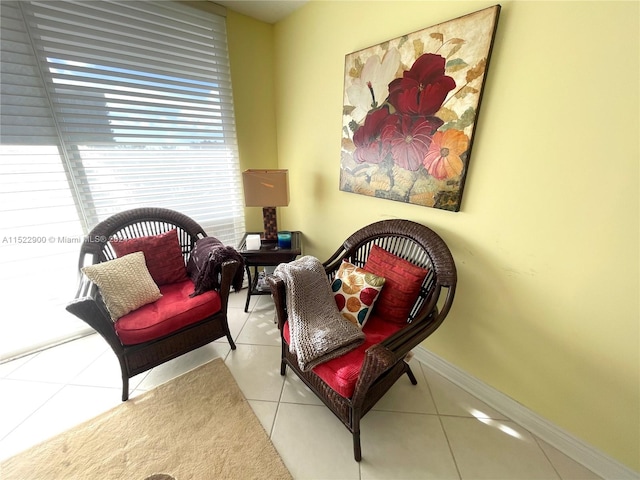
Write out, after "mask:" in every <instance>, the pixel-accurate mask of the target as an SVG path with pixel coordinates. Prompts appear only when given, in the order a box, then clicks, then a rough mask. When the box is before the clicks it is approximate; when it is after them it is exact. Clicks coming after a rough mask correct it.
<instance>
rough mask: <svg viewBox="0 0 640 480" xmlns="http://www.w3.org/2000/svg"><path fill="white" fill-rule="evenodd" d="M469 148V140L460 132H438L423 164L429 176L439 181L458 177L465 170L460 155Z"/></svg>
mask: <svg viewBox="0 0 640 480" xmlns="http://www.w3.org/2000/svg"><path fill="white" fill-rule="evenodd" d="M468 147H469V138H468V137H467V136H466V135H465V134H464V133H463V132H461V131H460V130H453V129H451V130H445V131H444V132H436V133H435V135H434V136H433V139H432V140H431V145H430V146H429V150H428V151H427V154H426V155H425V157H424V160H423V161H422V163H423V165H424V167H425V168H426V169H427V172H429V175H431V176H432V177H434V178H437V179H438V180H444V179H445V178H451V177H455V176H458V175H460V174H462V170H463V168H464V162H463V161H462V158H460V155H462V154H463V153H464V152H466V151H467V148H468Z"/></svg>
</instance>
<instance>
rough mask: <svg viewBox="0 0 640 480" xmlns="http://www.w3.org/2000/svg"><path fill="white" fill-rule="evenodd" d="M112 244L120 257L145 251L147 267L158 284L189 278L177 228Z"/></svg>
mask: <svg viewBox="0 0 640 480" xmlns="http://www.w3.org/2000/svg"><path fill="white" fill-rule="evenodd" d="M111 246H112V247H113V250H114V251H115V252H116V255H117V256H118V257H122V256H124V255H128V254H130V253H133V252H142V253H144V259H145V261H146V263H147V269H148V270H149V273H150V274H151V278H153V281H154V282H156V284H157V285H167V284H169V283H176V282H182V281H184V280H186V279H187V278H188V277H187V268H186V267H185V265H184V257H183V256H182V250H181V249H180V243H178V231H177V230H176V229H175V228H174V229H173V230H169V231H168V232H167V233H163V234H161V235H154V236H150V237H140V238H131V239H129V240H119V241H112V242H111Z"/></svg>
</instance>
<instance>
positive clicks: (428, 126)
mask: <svg viewBox="0 0 640 480" xmlns="http://www.w3.org/2000/svg"><path fill="white" fill-rule="evenodd" d="M394 117H395V118H396V122H394V123H389V124H387V125H386V126H385V127H384V128H383V130H382V141H383V142H388V143H389V144H390V145H391V153H392V154H393V161H394V162H395V163H396V165H398V166H399V167H402V168H404V169H406V170H413V171H416V170H418V169H419V168H420V166H421V165H422V161H423V159H424V156H425V155H426V153H427V151H428V150H429V145H431V137H432V136H433V134H434V133H435V131H436V130H437V129H438V128H439V127H440V126H441V125H442V124H443V123H444V122H443V121H442V120H440V119H439V118H437V117H412V116H409V115H394Z"/></svg>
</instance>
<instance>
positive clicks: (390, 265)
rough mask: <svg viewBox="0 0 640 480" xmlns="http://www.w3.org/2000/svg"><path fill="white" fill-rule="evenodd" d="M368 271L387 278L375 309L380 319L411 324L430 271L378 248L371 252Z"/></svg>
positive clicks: (365, 267) (365, 266)
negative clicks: (415, 307)
mask: <svg viewBox="0 0 640 480" xmlns="http://www.w3.org/2000/svg"><path fill="white" fill-rule="evenodd" d="M363 268H364V269H365V270H367V271H369V272H371V273H374V274H376V275H379V276H381V277H384V278H385V280H386V281H385V287H384V288H383V289H382V291H381V292H380V297H378V301H377V302H376V304H375V306H374V310H373V311H374V312H375V314H376V315H377V316H379V317H382V318H384V319H385V320H387V321H390V322H394V323H402V324H404V323H407V319H408V318H409V313H410V312H411V307H413V304H414V303H415V302H416V299H417V298H418V294H419V293H420V287H421V286H422V282H424V278H425V277H426V276H427V273H429V271H428V270H425V269H424V268H421V267H418V266H417V265H414V264H413V263H410V262H408V261H407V260H404V259H402V258H400V257H398V256H397V255H394V254H392V253H390V252H388V251H386V250H385V249H383V248H380V247H379V246H377V245H374V246H373V247H372V248H371V252H370V253H369V257H368V258H367V262H366V263H365V264H364V267H363Z"/></svg>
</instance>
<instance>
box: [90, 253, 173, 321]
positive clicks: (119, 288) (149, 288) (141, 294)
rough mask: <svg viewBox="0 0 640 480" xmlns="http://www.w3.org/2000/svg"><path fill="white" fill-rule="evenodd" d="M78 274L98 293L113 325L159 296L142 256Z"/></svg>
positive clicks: (129, 256) (115, 261)
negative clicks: (95, 287) (95, 288)
mask: <svg viewBox="0 0 640 480" xmlns="http://www.w3.org/2000/svg"><path fill="white" fill-rule="evenodd" d="M82 271H83V272H84V274H85V275H86V276H87V277H89V279H90V280H91V281H92V282H93V283H95V284H96V285H97V286H98V288H99V289H100V293H101V294H102V299H103V300H104V303H105V305H106V306H107V310H109V313H110V314H111V320H113V321H114V322H115V321H116V320H117V319H118V318H120V317H122V316H123V315H126V314H127V313H129V312H131V311H132V310H135V309H137V308H140V307H141V306H143V305H146V304H147V303H151V302H155V301H156V300H158V299H159V298H160V297H161V296H162V294H161V293H160V289H159V288H158V286H157V285H156V284H155V282H154V281H153V279H152V278H151V275H150V274H149V270H148V269H147V264H146V263H145V260H144V254H143V253H142V252H135V253H131V254H129V255H125V256H123V257H120V258H116V259H115V260H109V261H108V262H103V263H97V264H95V265H88V266H86V267H83V268H82Z"/></svg>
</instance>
